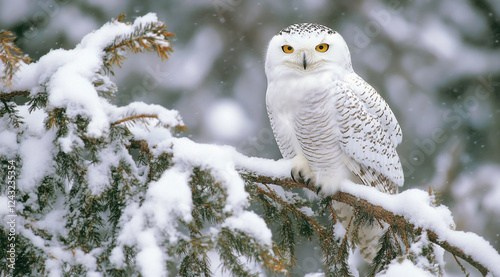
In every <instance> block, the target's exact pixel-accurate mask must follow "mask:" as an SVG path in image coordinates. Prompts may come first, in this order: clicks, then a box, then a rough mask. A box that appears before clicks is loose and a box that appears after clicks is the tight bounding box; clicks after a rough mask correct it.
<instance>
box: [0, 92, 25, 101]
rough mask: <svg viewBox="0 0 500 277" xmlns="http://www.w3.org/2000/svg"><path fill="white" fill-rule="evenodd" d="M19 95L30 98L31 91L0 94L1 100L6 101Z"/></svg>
mask: <svg viewBox="0 0 500 277" xmlns="http://www.w3.org/2000/svg"><path fill="white" fill-rule="evenodd" d="M18 95H24V96H28V95H30V92H29V91H13V92H9V93H0V100H6V99H9V98H11V97H14V96H18Z"/></svg>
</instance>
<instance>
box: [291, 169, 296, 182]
mask: <svg viewBox="0 0 500 277" xmlns="http://www.w3.org/2000/svg"><path fill="white" fill-rule="evenodd" d="M290 175H291V176H292V180H293V181H294V182H295V183H297V181H296V180H295V176H293V169H292V170H290Z"/></svg>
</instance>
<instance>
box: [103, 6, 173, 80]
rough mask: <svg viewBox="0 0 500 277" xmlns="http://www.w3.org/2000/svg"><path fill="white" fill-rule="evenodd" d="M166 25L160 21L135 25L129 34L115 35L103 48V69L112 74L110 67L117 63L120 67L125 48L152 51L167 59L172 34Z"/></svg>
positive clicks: (134, 51)
mask: <svg viewBox="0 0 500 277" xmlns="http://www.w3.org/2000/svg"><path fill="white" fill-rule="evenodd" d="M124 20H125V15H123V14H121V15H120V16H119V17H118V19H116V20H115V21H116V22H123V21H124ZM166 29H167V27H166V26H165V24H163V23H161V22H155V23H151V24H147V25H145V26H137V27H136V28H135V30H134V32H133V33H132V34H130V35H129V36H119V37H116V38H115V40H114V42H113V44H111V45H109V46H108V47H106V48H105V49H104V51H105V52H106V55H105V58H104V69H105V71H106V72H110V73H111V74H113V71H112V70H111V67H112V66H113V65H118V66H119V67H121V65H122V64H123V61H124V60H125V56H124V55H123V52H125V51H126V50H128V51H131V52H132V53H134V54H135V53H141V52H144V51H154V52H156V53H157V54H158V56H160V58H161V59H162V60H164V59H165V60H166V59H168V54H169V53H170V52H172V51H173V50H172V48H171V47H170V41H169V39H170V38H171V37H172V36H174V34H173V33H169V32H167V31H166Z"/></svg>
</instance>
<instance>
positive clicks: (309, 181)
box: [306, 178, 311, 187]
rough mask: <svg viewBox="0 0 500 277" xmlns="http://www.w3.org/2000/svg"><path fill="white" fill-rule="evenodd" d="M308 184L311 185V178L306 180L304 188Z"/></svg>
mask: <svg viewBox="0 0 500 277" xmlns="http://www.w3.org/2000/svg"><path fill="white" fill-rule="evenodd" d="M309 183H311V178H309V179H307V181H306V186H307V187H309Z"/></svg>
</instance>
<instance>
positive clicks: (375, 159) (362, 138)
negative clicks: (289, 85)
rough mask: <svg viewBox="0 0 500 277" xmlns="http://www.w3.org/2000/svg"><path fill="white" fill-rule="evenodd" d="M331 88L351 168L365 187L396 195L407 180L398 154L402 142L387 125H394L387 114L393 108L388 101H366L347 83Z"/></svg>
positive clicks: (343, 147)
mask: <svg viewBox="0 0 500 277" xmlns="http://www.w3.org/2000/svg"><path fill="white" fill-rule="evenodd" d="M331 89H332V90H333V95H335V98H336V99H335V101H334V105H333V106H334V109H335V114H336V121H337V124H338V126H339V130H340V137H339V142H340V146H341V149H342V150H343V152H344V153H345V154H346V156H347V157H348V158H347V160H346V161H345V163H346V165H347V167H348V168H349V170H351V171H352V172H353V173H354V174H355V175H357V176H358V177H359V178H360V179H361V180H362V181H363V183H364V184H365V185H370V186H374V187H377V188H378V189H379V190H381V191H384V192H387V193H396V192H397V187H398V186H402V185H403V181H404V177H403V170H402V168H401V162H400V161H399V157H398V154H397V152H396V145H397V143H398V141H397V140H395V139H394V136H396V137H397V133H396V134H394V133H391V132H390V130H387V129H386V128H387V125H388V124H387V122H389V123H390V122H391V121H390V119H389V118H388V117H387V116H386V115H385V113H388V111H390V109H389V107H387V104H386V103H385V101H383V100H382V101H380V100H381V99H382V98H380V100H379V99H375V100H369V101H370V102H369V103H366V102H364V101H363V100H362V99H360V98H359V97H358V95H357V94H356V93H355V92H354V91H353V90H352V89H351V87H350V85H349V84H347V83H345V82H341V81H335V82H334V84H333V87H332V88H331ZM367 104H368V105H367ZM371 110H375V111H376V112H374V113H372V112H370V111H371ZM379 110H381V112H378V111H379ZM390 116H393V114H392V112H391V113H390ZM392 122H394V121H392ZM393 124H394V123H393ZM395 124H396V125H397V126H396V127H397V128H395V129H399V125H398V124H397V122H395ZM389 126H390V124H389Z"/></svg>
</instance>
